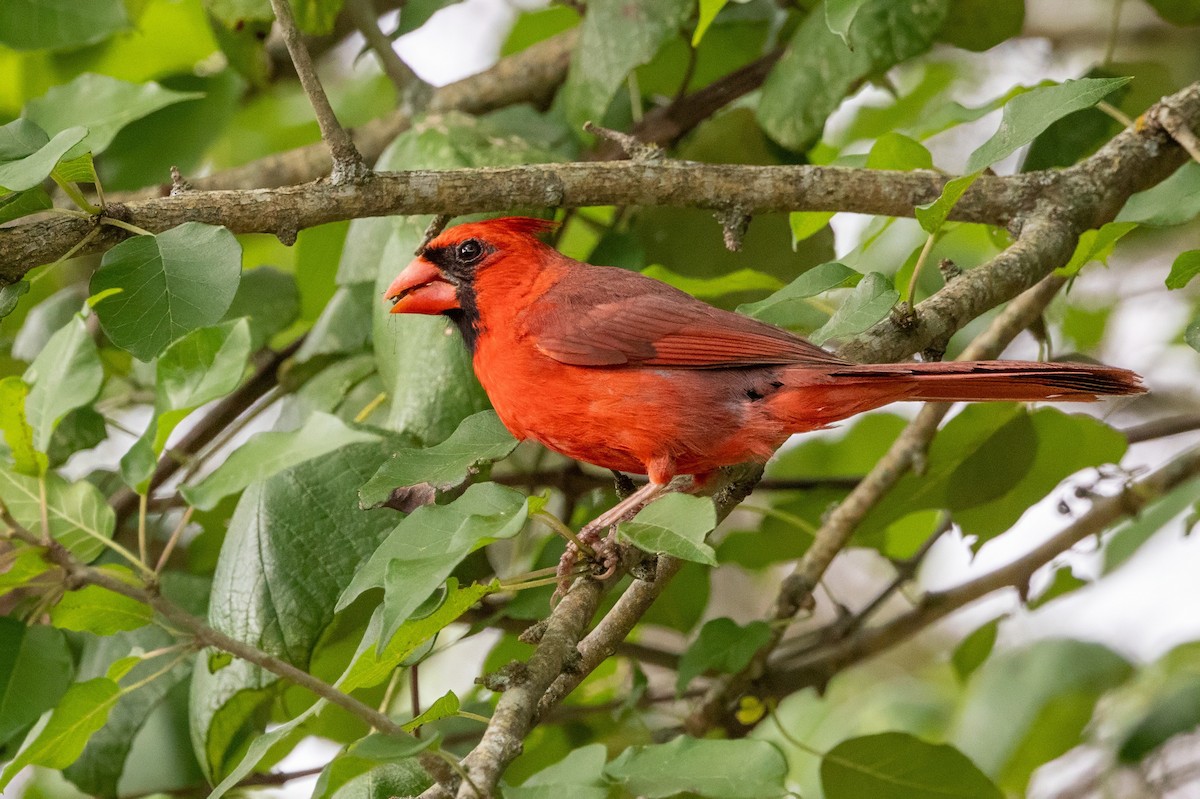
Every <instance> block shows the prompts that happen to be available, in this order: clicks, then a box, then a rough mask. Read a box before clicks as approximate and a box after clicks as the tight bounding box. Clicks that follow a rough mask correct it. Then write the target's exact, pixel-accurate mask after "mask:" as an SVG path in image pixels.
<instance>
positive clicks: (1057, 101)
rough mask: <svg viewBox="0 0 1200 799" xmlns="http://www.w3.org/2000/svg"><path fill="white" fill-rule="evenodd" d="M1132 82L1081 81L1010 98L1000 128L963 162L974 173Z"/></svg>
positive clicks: (1098, 79)
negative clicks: (965, 162) (1064, 118)
mask: <svg viewBox="0 0 1200 799" xmlns="http://www.w3.org/2000/svg"><path fill="white" fill-rule="evenodd" d="M1130 80H1132V78H1083V79H1081V80H1069V81H1067V82H1065V83H1061V84H1059V85H1057V86H1042V87H1039V88H1037V89H1033V90H1031V91H1028V92H1026V93H1024V94H1021V95H1018V96H1016V97H1014V98H1013V99H1012V100H1010V101H1009V102H1008V104H1007V105H1005V106H1004V115H1003V117H1002V118H1001V120H1000V127H999V128H998V129H997V130H996V132H995V133H994V134H993V135H992V137H991V138H990V139H988V140H987V141H986V142H984V143H983V144H982V145H980V147H979V149H977V150H975V152H973V153H971V156H970V157H969V158H968V159H967V171H968V172H975V171H978V170H980V169H983V168H984V167H986V166H990V165H991V164H994V163H996V162H997V161H999V160H1000V159H1001V158H1004V157H1005V156H1007V155H1009V154H1011V153H1013V152H1016V151H1017V150H1018V149H1020V148H1021V147H1024V146H1025V145H1026V144H1029V143H1030V142H1031V141H1033V140H1034V139H1035V138H1037V136H1038V134H1040V133H1041V132H1042V131H1044V130H1046V128H1048V127H1050V125H1052V124H1053V123H1054V122H1055V121H1056V120H1059V119H1062V118H1063V117H1065V116H1066V115H1067V114H1071V113H1074V112H1075V111H1079V110H1080V109H1083V108H1091V107H1092V106H1093V105H1095V104H1096V103H1098V102H1100V101H1101V100H1103V99H1104V98H1105V97H1107V96H1108V95H1109V94H1111V93H1112V92H1113V91H1115V90H1116V89H1119V88H1121V87H1122V86H1124V85H1125V84H1126V83H1128V82H1129V81H1130Z"/></svg>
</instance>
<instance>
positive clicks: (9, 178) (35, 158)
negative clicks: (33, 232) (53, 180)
mask: <svg viewBox="0 0 1200 799" xmlns="http://www.w3.org/2000/svg"><path fill="white" fill-rule="evenodd" d="M85 136H87V128H83V127H79V126H74V127H69V128H67V129H66V130H62V131H59V132H58V133H57V134H56V135H55V136H54V138H53V139H51V140H50V141H48V142H47V143H46V144H45V145H44V146H43V147H42V148H41V149H39V150H38V151H37V152H35V153H32V154H31V155H27V156H25V157H24V158H19V159H17V160H15V161H5V162H3V163H0V189H8V190H9V191H21V192H23V191H25V190H26V189H32V188H33V187H35V186H37V185H38V184H40V183H41V182H42V181H43V180H45V179H46V178H48V177H50V173H51V172H53V171H54V165H55V164H57V163H58V162H59V161H60V160H61V159H62V157H63V156H64V155H66V153H67V152H68V151H69V150H70V149H71V148H72V147H74V146H76V145H77V144H79V142H81V141H83V140H84V137H85Z"/></svg>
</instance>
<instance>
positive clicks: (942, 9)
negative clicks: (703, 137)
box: [589, 0, 949, 150]
mask: <svg viewBox="0 0 1200 799" xmlns="http://www.w3.org/2000/svg"><path fill="white" fill-rule="evenodd" d="M948 6H949V0H918V2H910V3H896V2H892V0H870V1H869V2H865V3H862V4H861V5H859V7H858V9H857V13H856V14H854V15H853V22H852V23H850V25H849V28H848V37H847V40H846V41H843V39H842V37H840V36H839V35H838V34H836V33H834V32H833V31H831V30H830V27H829V25H828V24H827V22H826V18H825V15H824V14H821V13H819V12H818V13H813V14H809V15H807V16H806V17H805V18H804V21H803V22H801V23H800V25H799V27H797V28H796V32H795V33H794V34H792V38H791V41H789V42H788V45H787V49H786V50H785V51H784V54H783V57H782V58H781V59H780V60H779V63H778V64H776V65H775V68H774V69H773V70H772V71H771V74H770V75H768V76H767V80H766V82H765V83H764V84H763V88H762V98H761V100H760V101H759V103H758V111H757V115H758V121H759V123H760V124H761V125H762V128H763V130H765V131H766V132H767V134H768V135H769V136H770V137H771V138H772V139H775V140H776V141H778V142H779V143H780V144H782V145H783V146H784V147H787V148H788V149H791V150H806V149H808V148H809V147H810V146H811V145H812V144H813V142H815V141H816V140H817V139H818V138H819V137H820V135H821V131H822V130H823V129H824V127H825V120H826V119H828V118H829V115H830V114H831V113H833V111H834V110H835V109H836V108H837V107H838V106H839V105H840V104H841V102H842V100H843V99H844V98H845V97H846V96H847V95H849V94H850V93H851V92H853V91H855V90H857V89H858V87H859V86H861V85H862V83H863V81H864V80H865V79H867V78H869V77H870V76H872V75H876V74H879V73H882V72H886V71H887V70H888V69H890V68H891V67H893V66H895V65H896V64H898V63H900V62H901V61H905V60H907V59H909V58H912V57H913V56H916V55H919V54H921V53H923V52H925V51H926V50H928V49H929V46H930V44H931V43H932V42H933V37H934V35H935V34H936V33H937V32H938V30H939V29H940V28H941V27H942V21H943V20H944V19H945V16H946V9H947V7H948ZM589 16H590V12H589Z"/></svg>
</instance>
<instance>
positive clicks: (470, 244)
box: [456, 239, 483, 264]
mask: <svg viewBox="0 0 1200 799" xmlns="http://www.w3.org/2000/svg"><path fill="white" fill-rule="evenodd" d="M456 254H457V255H458V260H459V262H461V263H464V264H473V263H475V262H476V261H478V260H479V259H480V258H482V257H483V245H482V244H480V243H479V241H478V240H477V239H467V240H466V241H464V242H463V243H462V244H460V245H458V251H457V253H456Z"/></svg>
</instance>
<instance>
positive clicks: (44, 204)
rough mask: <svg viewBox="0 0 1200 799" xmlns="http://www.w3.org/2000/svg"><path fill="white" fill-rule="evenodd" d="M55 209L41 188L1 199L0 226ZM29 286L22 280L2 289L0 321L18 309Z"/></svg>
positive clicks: (0, 293)
mask: <svg viewBox="0 0 1200 799" xmlns="http://www.w3.org/2000/svg"><path fill="white" fill-rule="evenodd" d="M53 207H54V201H53V200H51V199H50V195H49V194H47V193H46V190H45V189H43V188H42V187H41V186H34V187H33V188H32V189H27V190H25V191H22V192H17V193H16V194H9V195H7V196H5V197H0V225H2V224H4V223H5V222H11V221H13V220H14V219H20V218H21V217H23V216H29V215H30V214H36V213H37V212H38V211H47V210H49V209H51V208H53ZM21 285H25V286H26V288H25V289H24V290H22V289H21V288H20V286H21ZM28 286H29V282H28V281H25V280H20V281H17V282H16V283H13V284H12V285H10V286H5V287H4V288H0V319H3V318H4V317H6V316H8V315H9V314H10V313H12V310H13V308H15V307H17V297H19V296H20V295H21V294H24V293H25V291H28ZM10 303H11V304H10Z"/></svg>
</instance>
